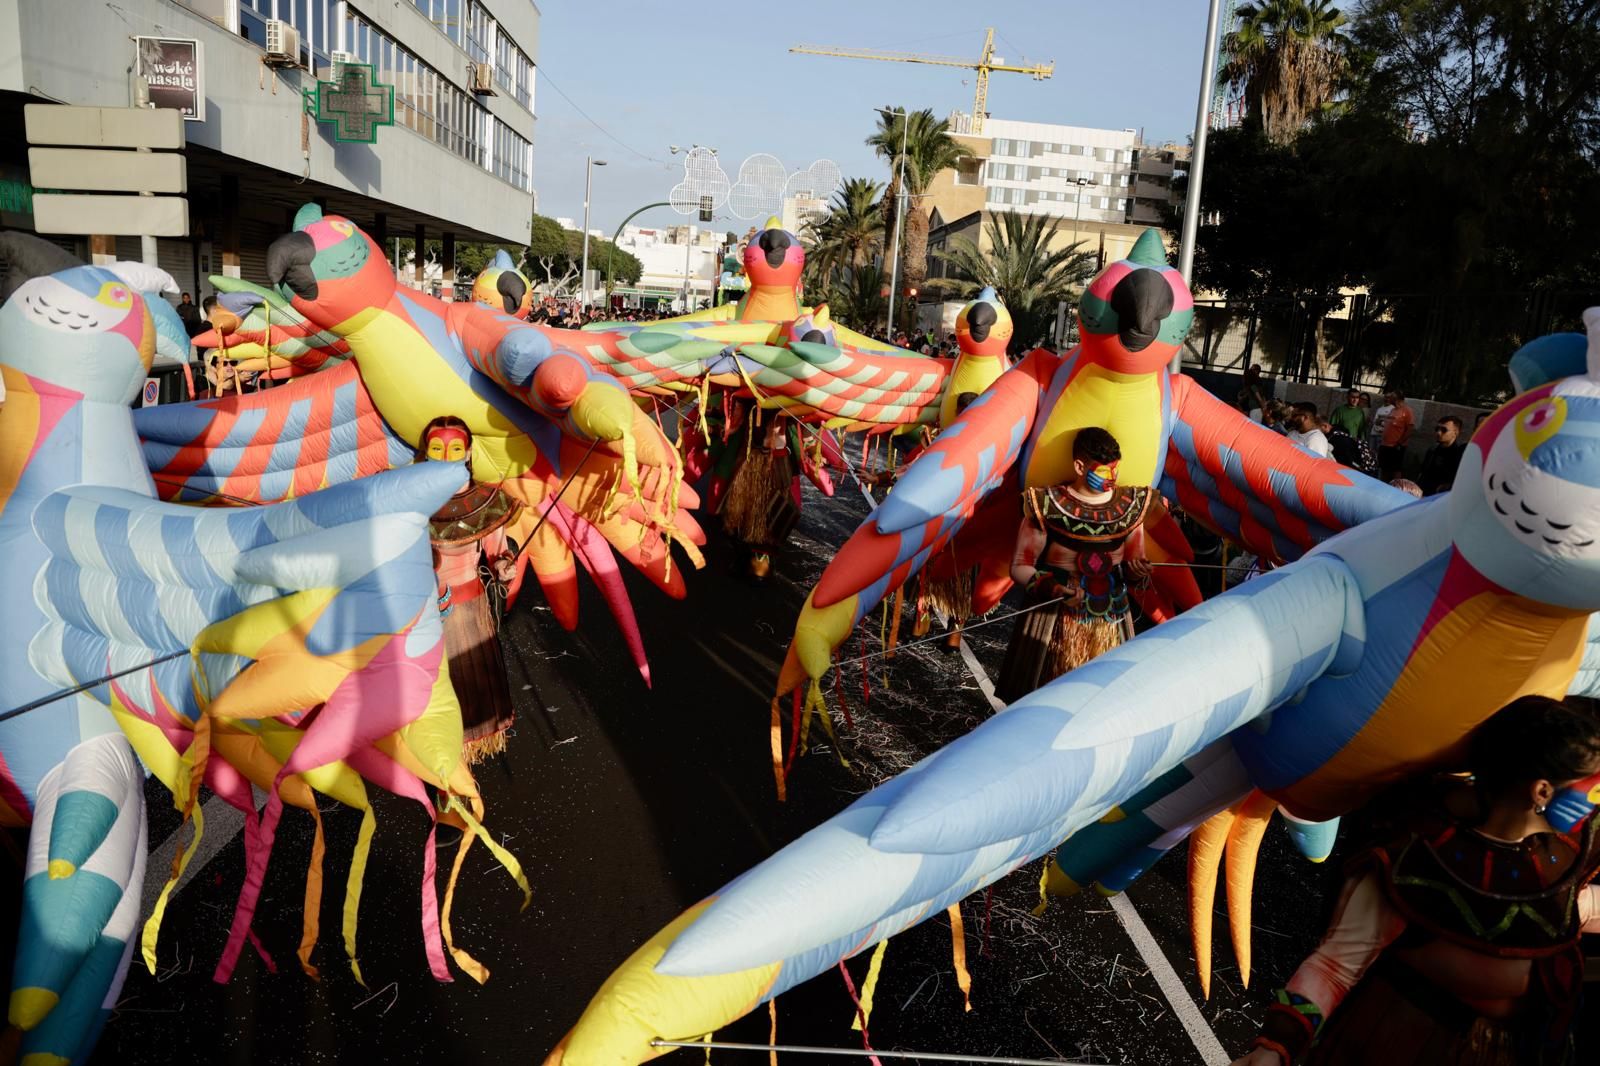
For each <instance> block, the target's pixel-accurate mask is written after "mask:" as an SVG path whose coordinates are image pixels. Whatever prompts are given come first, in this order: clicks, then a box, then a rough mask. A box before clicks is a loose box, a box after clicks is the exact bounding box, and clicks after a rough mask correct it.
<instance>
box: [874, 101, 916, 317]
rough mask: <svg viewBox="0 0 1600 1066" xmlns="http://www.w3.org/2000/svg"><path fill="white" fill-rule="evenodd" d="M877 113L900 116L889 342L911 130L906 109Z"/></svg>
mask: <svg viewBox="0 0 1600 1066" xmlns="http://www.w3.org/2000/svg"><path fill="white" fill-rule="evenodd" d="M873 110H875V111H877V112H878V114H880V115H882V116H884V117H885V118H892V117H893V116H895V115H899V116H900V157H899V159H898V160H896V162H897V163H898V165H899V175H900V177H899V180H898V181H896V182H895V187H896V189H898V190H899V191H898V192H897V193H896V194H895V198H894V240H893V242H892V244H891V246H890V250H889V309H888V319H887V321H886V323H885V327H886V328H887V329H888V331H889V343H890V344H893V343H894V292H895V290H896V289H898V288H899V287H900V223H901V220H902V219H904V218H905V215H906V195H907V194H906V134H907V133H909V132H910V131H911V122H910V116H908V115H907V114H906V109H905V108H903V107H899V108H887V107H879V108H874V109H873Z"/></svg>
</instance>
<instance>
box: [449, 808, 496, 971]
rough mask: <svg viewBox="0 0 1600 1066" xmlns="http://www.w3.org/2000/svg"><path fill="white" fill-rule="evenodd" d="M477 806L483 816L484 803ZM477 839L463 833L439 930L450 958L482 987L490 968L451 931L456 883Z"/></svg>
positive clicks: (452, 865)
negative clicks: (470, 951)
mask: <svg viewBox="0 0 1600 1066" xmlns="http://www.w3.org/2000/svg"><path fill="white" fill-rule="evenodd" d="M475 805H476V806H477V807H478V808H479V812H480V814H481V812H482V801H481V800H480V801H478V803H477V804H475ZM476 839H477V836H476V835H475V834H473V833H469V832H466V831H465V830H463V831H462V834H461V846H460V847H458V848H457V849H456V860H455V862H453V863H451V865H450V880H449V881H448V882H447V883H446V884H445V886H444V906H443V907H442V908H441V909H440V911H439V928H440V930H441V931H442V932H443V933H444V946H445V949H446V950H447V951H449V952H450V957H451V958H452V959H455V960H456V965H457V966H459V967H461V970H462V972H463V973H465V974H466V975H467V976H468V977H470V978H472V979H473V980H474V981H476V982H478V983H479V984H480V985H481V984H483V983H484V982H486V981H488V980H489V968H488V967H487V966H485V965H484V964H483V963H481V962H479V961H478V960H477V959H475V958H473V957H472V956H471V955H469V954H468V953H467V952H466V951H464V950H462V949H461V948H458V947H456V941H455V935H454V934H453V933H452V932H451V931H450V912H451V911H452V909H453V908H454V907H455V903H456V881H457V880H458V879H459V878H460V877H461V865H462V863H464V862H465V861H466V859H467V850H468V849H469V848H471V847H472V842H473V841H474V840H476Z"/></svg>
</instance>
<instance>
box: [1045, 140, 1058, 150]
mask: <svg viewBox="0 0 1600 1066" xmlns="http://www.w3.org/2000/svg"><path fill="white" fill-rule="evenodd" d="M1055 150H1056V146H1055V145H1053V144H1051V143H1050V142H1049V141H1045V142H1044V151H1046V152H1053V151H1055Z"/></svg>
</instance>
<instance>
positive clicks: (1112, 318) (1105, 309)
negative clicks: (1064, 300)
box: [1078, 229, 1194, 374]
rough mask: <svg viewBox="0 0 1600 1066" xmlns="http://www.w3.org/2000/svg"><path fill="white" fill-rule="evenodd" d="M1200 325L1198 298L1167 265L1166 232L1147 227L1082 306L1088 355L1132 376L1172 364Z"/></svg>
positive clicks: (1092, 284) (1080, 318) (1092, 288)
mask: <svg viewBox="0 0 1600 1066" xmlns="http://www.w3.org/2000/svg"><path fill="white" fill-rule="evenodd" d="M1193 321H1194V297H1193V296H1191V295H1190V294H1189V286H1188V285H1187V284H1186V283H1185V282H1184V280H1183V275H1182V274H1179V273H1178V272H1177V271H1176V270H1174V269H1173V268H1172V267H1170V266H1168V265H1167V253H1166V248H1165V247H1164V246H1163V245H1162V243H1161V234H1160V233H1158V232H1157V231H1156V230H1153V229H1147V230H1145V231H1144V232H1143V233H1142V234H1140V235H1139V239H1138V240H1137V241H1135V242H1134V245H1133V249H1132V250H1131V251H1130V252H1129V253H1128V258H1126V259H1119V260H1117V261H1116V262H1115V263H1112V264H1111V265H1110V266H1108V267H1106V268H1105V269H1104V270H1102V271H1101V272H1100V273H1099V275H1098V276H1097V277H1096V278H1095V279H1094V280H1093V281H1091V282H1090V283H1089V287H1088V289H1086V290H1085V291H1084V294H1083V300H1082V302H1081V303H1080V304H1079V305H1078V325H1079V329H1080V333H1081V335H1082V338H1083V340H1082V344H1083V351H1084V354H1085V355H1087V356H1089V357H1090V358H1091V359H1093V360H1094V361H1095V362H1097V363H1099V364H1100V365H1102V366H1104V367H1106V368H1108V369H1111V370H1117V371H1121V372H1122V373H1126V374H1149V373H1154V372H1155V371H1157V370H1160V369H1161V368H1162V367H1165V366H1166V365H1167V364H1168V363H1170V362H1171V361H1172V357H1173V356H1174V355H1175V354H1177V351H1178V346H1179V345H1180V344H1182V343H1183V338H1184V334H1186V333H1188V332H1189V324H1190V323H1191V322H1193Z"/></svg>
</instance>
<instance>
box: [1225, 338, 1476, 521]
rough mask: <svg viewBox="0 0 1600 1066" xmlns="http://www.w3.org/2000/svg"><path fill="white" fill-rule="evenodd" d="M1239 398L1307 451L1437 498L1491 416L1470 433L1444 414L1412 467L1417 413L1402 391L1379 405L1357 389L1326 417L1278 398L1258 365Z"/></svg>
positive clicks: (1255, 416) (1249, 370)
mask: <svg viewBox="0 0 1600 1066" xmlns="http://www.w3.org/2000/svg"><path fill="white" fill-rule="evenodd" d="M1235 402H1236V405H1237V406H1238V408H1239V409H1240V410H1241V411H1243V412H1245V413H1246V414H1247V415H1249V417H1250V419H1251V420H1252V421H1255V422H1259V423H1261V424H1262V425H1264V426H1266V427H1267V428H1268V429H1271V430H1273V431H1274V432H1277V433H1281V434H1283V435H1284V436H1286V437H1288V438H1289V439H1290V440H1292V441H1294V442H1295V443H1296V444H1298V445H1300V446H1301V447H1302V448H1304V449H1306V450H1307V451H1309V452H1311V453H1313V454H1315V455H1322V456H1328V457H1331V458H1333V459H1334V460H1336V461H1338V462H1339V463H1342V464H1343V465H1345V466H1348V467H1350V468H1351V469H1353V470H1359V471H1361V472H1362V473H1363V474H1368V475H1370V476H1372V477H1376V478H1381V479H1382V480H1384V481H1387V482H1388V483H1389V484H1391V485H1394V486H1395V487H1396V488H1399V489H1403V490H1405V491H1406V492H1409V493H1411V495H1413V496H1433V495H1436V494H1437V493H1441V492H1445V491H1448V490H1449V488H1450V486H1451V485H1452V484H1454V482H1455V478H1456V469H1457V468H1458V467H1460V465H1461V457H1462V455H1463V454H1464V453H1465V452H1466V450H1467V441H1468V440H1470V439H1471V436H1472V433H1475V432H1477V429H1478V426H1480V425H1482V424H1483V420H1484V419H1485V418H1488V417H1489V415H1488V413H1487V412H1485V413H1483V414H1480V415H1478V417H1477V419H1476V420H1475V421H1474V423H1473V426H1472V432H1470V433H1469V432H1466V427H1465V426H1464V425H1463V424H1462V422H1461V419H1460V418H1457V417H1456V416H1455V415H1449V414H1447V415H1441V416H1440V417H1439V418H1437V419H1436V420H1435V424H1434V426H1433V443H1432V444H1430V445H1429V446H1428V449H1427V450H1426V451H1425V452H1424V453H1423V456H1422V461H1421V463H1420V464H1418V465H1417V466H1416V467H1415V468H1414V469H1410V468H1408V465H1407V458H1406V457H1407V453H1408V451H1409V449H1410V445H1411V438H1412V436H1413V434H1414V433H1415V432H1416V430H1417V417H1416V412H1415V411H1413V410H1412V408H1411V405H1410V404H1408V403H1406V398H1405V394H1404V393H1402V392H1401V391H1399V390H1398V389H1393V388H1391V389H1386V390H1385V391H1384V392H1383V393H1382V395H1381V396H1380V397H1379V401H1378V405H1377V406H1376V407H1374V406H1373V402H1374V401H1373V397H1371V396H1369V395H1368V394H1367V393H1366V392H1365V391H1363V390H1361V389H1351V390H1350V391H1349V392H1348V393H1346V394H1345V398H1344V402H1343V403H1341V404H1339V405H1338V406H1337V407H1335V408H1334V409H1333V410H1332V411H1330V412H1328V414H1327V416H1326V417H1324V416H1323V414H1322V412H1321V411H1320V410H1319V409H1318V407H1317V405H1316V404H1314V403H1306V402H1301V403H1285V402H1284V401H1282V400H1277V399H1273V398H1272V396H1271V388H1270V383H1269V382H1265V381H1263V379H1262V377H1261V368H1260V367H1259V366H1257V365H1256V364H1253V363H1252V364H1251V365H1250V366H1248V367H1246V368H1245V372H1244V384H1243V386H1242V387H1241V388H1240V390H1239V394H1238V397H1237V399H1236V401H1235Z"/></svg>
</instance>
